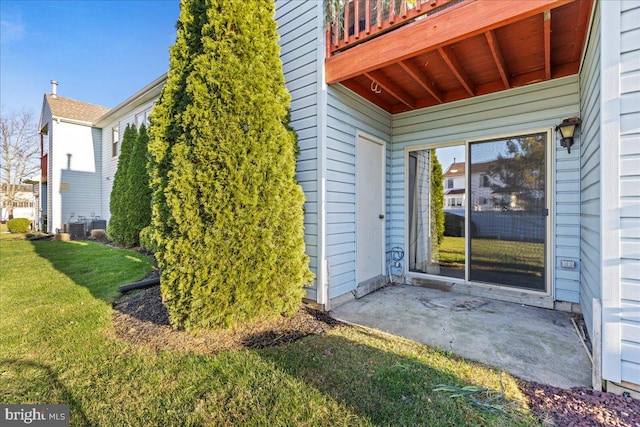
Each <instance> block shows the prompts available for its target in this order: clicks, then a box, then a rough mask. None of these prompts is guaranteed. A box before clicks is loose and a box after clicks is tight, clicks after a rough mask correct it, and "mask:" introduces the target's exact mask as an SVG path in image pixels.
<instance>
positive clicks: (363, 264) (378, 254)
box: [356, 135, 385, 283]
mask: <svg viewBox="0 0 640 427" xmlns="http://www.w3.org/2000/svg"><path fill="white" fill-rule="evenodd" d="M384 152H385V148H384V143H383V142H382V141H377V140H374V139H372V138H368V137H366V136H363V135H358V137H357V144H356V282H357V283H362V282H364V281H367V280H369V279H373V278H375V277H379V276H381V275H384V243H385V242H384V238H385V220H384V212H385V203H384V187H385V179H384V177H385V174H384V168H385V162H384Z"/></svg>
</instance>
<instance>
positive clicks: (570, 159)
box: [390, 76, 580, 302]
mask: <svg viewBox="0 0 640 427" xmlns="http://www.w3.org/2000/svg"><path fill="white" fill-rule="evenodd" d="M578 113H579V100H578V84H577V77H576V76H572V77H566V78H563V79H557V80H553V81H549V82H544V83H540V84H536V85H531V86H526V87H522V88H517V89H512V90H508V91H504V92H499V93H495V94H490V95H486V96H480V97H476V98H472V99H469V100H464V101H459V102H454V103H450V104H445V105H441V106H436V107H431V108H427V109H423V110H418V111H413V112H408V113H402V114H398V115H395V116H394V117H393V154H392V159H391V171H392V172H391V173H392V182H391V196H390V203H391V206H390V216H391V221H392V228H391V230H390V235H391V241H390V244H391V245H392V246H401V247H404V246H405V242H404V236H405V226H404V223H405V200H404V198H405V188H404V186H405V176H404V175H405V164H404V162H405V159H404V156H405V148H406V147H411V146H423V145H426V144H430V143H433V144H437V143H446V142H456V141H459V142H462V141H465V140H468V139H476V138H483V137H493V136H496V135H499V134H508V133H518V132H526V131H531V130H534V129H544V128H547V129H548V128H552V127H553V126H555V125H557V124H558V123H559V122H560V121H561V120H562V119H563V118H567V117H571V116H576V115H578ZM553 135H554V136H553V137H552V138H551V141H549V142H548V143H549V144H550V145H551V147H552V150H553V151H554V155H553V164H552V168H553V169H552V170H553V177H554V179H553V182H551V183H549V185H550V190H551V192H552V193H553V192H555V194H554V195H553V197H554V201H555V206H554V207H553V212H554V216H553V221H552V223H553V225H552V227H553V233H552V234H553V235H554V236H556V237H554V240H553V242H552V244H553V245H554V248H553V249H554V253H555V258H556V259H555V260H554V262H553V264H554V267H555V268H554V271H553V279H554V280H553V286H554V290H555V299H557V300H562V301H569V302H578V299H579V272H578V271H577V269H576V270H570V269H562V268H560V259H569V260H575V261H578V260H579V256H580V243H579V240H580V235H579V212H580V194H579V191H580V167H579V166H580V160H579V159H580V148H579V147H580V143H579V140H578V141H576V145H575V146H574V147H572V150H571V154H568V153H567V151H566V149H562V148H561V147H559V144H558V143H557V141H556V138H555V133H554V134H553Z"/></svg>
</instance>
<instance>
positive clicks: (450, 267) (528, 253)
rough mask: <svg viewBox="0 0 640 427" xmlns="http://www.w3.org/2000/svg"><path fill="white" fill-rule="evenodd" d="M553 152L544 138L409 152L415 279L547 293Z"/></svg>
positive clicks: (411, 265)
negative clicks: (548, 157) (550, 153)
mask: <svg viewBox="0 0 640 427" xmlns="http://www.w3.org/2000/svg"><path fill="white" fill-rule="evenodd" d="M546 144H547V133H546V132H543V133H535V134H529V135H519V136H514V137H511V138H501V139H492V140H486V141H475V142H469V143H466V144H459V145H455V146H450V147H439V148H428V149H421V150H415V151H411V152H409V155H408V180H407V181H408V182H407V191H408V194H407V199H408V203H407V208H408V215H407V220H408V239H409V240H408V255H409V256H408V267H409V271H410V272H415V273H425V274H430V275H437V276H446V277H455V278H459V279H466V280H468V281H471V282H482V283H490V284H496V285H501V286H509V287H517V288H523V289H530V290H538V291H545V290H546V277H545V259H546V235H547V216H548V209H547V202H548V200H547V182H546V177H547V160H546V151H547V150H546ZM465 154H468V156H466V155H465Z"/></svg>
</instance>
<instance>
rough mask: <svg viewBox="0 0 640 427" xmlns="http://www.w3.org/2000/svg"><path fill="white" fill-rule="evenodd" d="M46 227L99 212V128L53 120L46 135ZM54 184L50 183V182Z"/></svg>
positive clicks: (56, 225) (60, 225)
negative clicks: (47, 167)
mask: <svg viewBox="0 0 640 427" xmlns="http://www.w3.org/2000/svg"><path fill="white" fill-rule="evenodd" d="M54 134H55V141H54V143H53V147H51V146H50V147H49V165H50V167H51V169H50V175H49V176H50V181H49V184H50V185H49V186H48V188H49V195H50V199H49V206H51V209H50V210H49V229H50V230H55V229H57V228H63V224H66V223H69V222H76V221H77V220H78V218H79V217H80V216H83V217H85V218H87V219H90V218H91V217H92V216H96V215H101V204H100V199H101V197H100V195H101V186H100V181H101V179H100V177H101V169H102V159H101V154H100V153H101V150H100V145H101V139H102V135H101V130H100V129H98V128H93V127H90V126H83V125H78V124H72V123H66V122H64V121H60V122H58V121H57V120H56V119H54V120H53V122H52V126H50V133H49V138H50V139H51V140H53V136H54ZM52 184H53V185H52Z"/></svg>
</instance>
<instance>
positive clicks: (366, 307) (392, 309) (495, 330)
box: [331, 285, 591, 388]
mask: <svg viewBox="0 0 640 427" xmlns="http://www.w3.org/2000/svg"><path fill="white" fill-rule="evenodd" d="M331 313H332V315H333V316H334V317H335V318H337V319H340V320H343V321H346V322H350V323H354V324H357V325H361V326H365V327H369V328H374V329H378V330H381V331H384V332H388V333H390V334H393V335H398V336H402V337H405V338H409V339H412V340H415V341H418V342H420V343H423V344H428V345H432V346H437V347H440V348H442V349H445V350H450V351H452V352H454V353H456V354H458V355H460V356H463V357H466V358H469V359H472V360H476V361H479V362H482V363H485V364H487V365H492V366H495V367H498V368H502V369H504V370H506V371H507V372H509V373H511V374H513V375H515V376H517V377H520V378H524V379H527V380H532V381H537V382H540V383H544V384H550V385H553V386H556V387H563V388H570V387H575V386H590V385H591V362H590V361H589V358H588V356H587V353H586V350H585V349H584V347H583V345H582V343H581V342H580V338H579V337H578V334H577V332H576V331H575V328H574V327H573V325H572V323H571V314H570V313H565V312H560V311H554V310H547V309H542V308H535V307H529V306H525V305H521V304H515V303H509V302H502V301H496V300H491V299H485V298H481V297H476V296H469V295H462V294H457V293H454V292H444V291H441V290H438V289H430V288H421V287H416V286H408V285H392V286H388V287H385V288H383V289H380V290H378V291H376V292H374V293H371V294H369V295H367V296H365V297H363V298H360V299H357V300H352V301H349V302H347V303H345V304H343V305H341V306H339V307H337V308H335V309H334V310H332V311H331Z"/></svg>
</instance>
